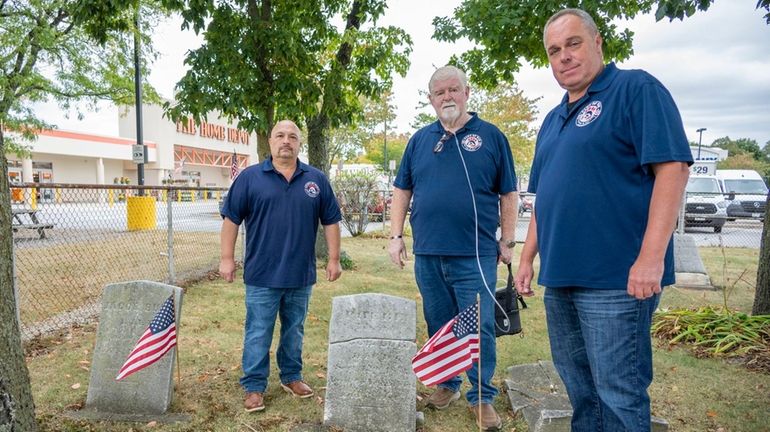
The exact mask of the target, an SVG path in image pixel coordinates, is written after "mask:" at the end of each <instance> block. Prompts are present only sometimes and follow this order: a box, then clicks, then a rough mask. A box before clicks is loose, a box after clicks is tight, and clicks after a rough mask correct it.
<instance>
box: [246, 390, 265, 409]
mask: <svg viewBox="0 0 770 432" xmlns="http://www.w3.org/2000/svg"><path fill="white" fill-rule="evenodd" d="M243 408H244V409H246V412H254V411H262V410H263V409H265V400H264V399H263V397H262V393H258V392H249V393H246V399H245V400H244V401H243Z"/></svg>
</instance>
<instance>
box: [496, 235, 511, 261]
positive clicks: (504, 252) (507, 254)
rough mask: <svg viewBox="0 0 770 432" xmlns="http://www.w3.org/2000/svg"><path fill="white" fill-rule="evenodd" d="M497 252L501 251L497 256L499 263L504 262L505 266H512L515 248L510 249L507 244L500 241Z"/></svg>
mask: <svg viewBox="0 0 770 432" xmlns="http://www.w3.org/2000/svg"><path fill="white" fill-rule="evenodd" d="M497 250H499V251H500V253H499V254H498V255H497V262H498V263H500V262H501V261H502V263H503V264H510V263H511V260H512V259H513V248H509V247H508V245H507V244H506V242H505V241H503V239H500V241H498V242H497Z"/></svg>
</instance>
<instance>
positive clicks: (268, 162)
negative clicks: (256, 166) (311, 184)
mask: <svg viewBox="0 0 770 432" xmlns="http://www.w3.org/2000/svg"><path fill="white" fill-rule="evenodd" d="M297 169H298V170H299V171H302V172H307V171H309V170H310V166H309V165H308V164H306V163H304V162H302V161H301V160H299V158H297ZM274 170H275V166H274V165H273V157H272V156H270V157H269V158H267V159H265V162H264V163H263V164H262V171H274Z"/></svg>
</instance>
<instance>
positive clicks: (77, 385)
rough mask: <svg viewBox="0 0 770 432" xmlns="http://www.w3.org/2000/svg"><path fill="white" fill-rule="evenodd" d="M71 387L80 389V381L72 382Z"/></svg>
mask: <svg viewBox="0 0 770 432" xmlns="http://www.w3.org/2000/svg"><path fill="white" fill-rule="evenodd" d="M70 388H71V389H72V390H77V389H79V388H80V383H75V384H72V385H71V386H70Z"/></svg>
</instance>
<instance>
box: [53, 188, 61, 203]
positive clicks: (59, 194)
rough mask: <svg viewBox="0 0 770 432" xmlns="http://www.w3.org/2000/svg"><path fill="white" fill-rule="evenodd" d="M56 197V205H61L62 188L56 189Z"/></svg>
mask: <svg viewBox="0 0 770 432" xmlns="http://www.w3.org/2000/svg"><path fill="white" fill-rule="evenodd" d="M54 191H55V194H56V195H55V196H56V203H57V204H61V188H56V189H54Z"/></svg>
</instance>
